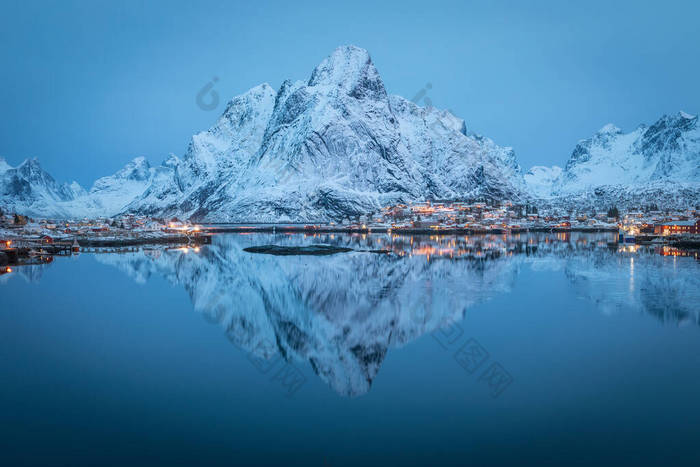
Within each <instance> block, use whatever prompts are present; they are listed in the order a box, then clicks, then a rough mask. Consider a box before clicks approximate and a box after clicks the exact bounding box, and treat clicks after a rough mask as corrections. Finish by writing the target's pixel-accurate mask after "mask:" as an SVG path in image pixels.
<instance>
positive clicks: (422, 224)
mask: <svg viewBox="0 0 700 467" xmlns="http://www.w3.org/2000/svg"><path fill="white" fill-rule="evenodd" d="M255 232H266V233H280V234H284V233H289V234H291V233H304V234H308V235H316V234H322V233H330V234H333V233H338V234H342V233H347V234H354V233H359V234H367V233H379V234H381V233H386V234H391V235H392V236H401V235H431V236H445V235H479V234H497V235H510V234H519V233H527V232H564V233H566V232H610V233H615V232H616V233H617V234H618V235H617V242H611V243H617V244H622V245H625V244H642V245H644V244H646V245H667V246H671V247H680V248H688V249H698V248H700V216H699V215H698V211H696V210H692V209H689V210H685V211H679V212H671V211H661V210H658V209H646V210H637V211H627V212H624V213H622V212H620V211H619V210H618V209H617V208H615V207H612V208H609V209H608V210H607V211H606V212H601V213H574V212H564V211H560V210H545V209H538V208H537V207H535V206H530V205H515V204H513V203H510V202H508V201H506V202H502V203H498V204H497V205H491V204H487V203H483V202H476V203H460V202H437V201H426V202H421V203H413V204H405V205H404V204H401V205H396V206H390V207H386V208H384V209H382V210H381V211H380V212H378V213H376V214H374V215H360V216H356V217H354V218H346V219H344V220H342V221H340V222H314V223H303V224H299V223H295V224H292V223H289V224H283V223H282V224H266V223H237V224H226V223H219V224H216V223H210V224H204V223H203V224H196V223H192V222H190V221H182V220H179V219H177V218H172V219H161V218H151V217H148V216H139V215H133V214H126V215H120V216H117V217H114V218H99V219H81V220H56V219H34V218H30V217H28V216H24V215H21V214H17V213H12V214H8V215H5V214H3V215H0V242H1V243H0V272H4V273H7V272H11V268H12V267H13V266H17V265H24V264H42V263H47V262H50V261H52V260H53V257H54V256H70V255H74V254H77V253H80V252H87V253H100V252H105V253H114V252H123V251H132V250H134V249H138V248H141V247H156V246H160V247H161V248H190V247H191V248H199V246H200V245H203V244H207V243H210V242H211V236H212V235H215V234H217V233H255Z"/></svg>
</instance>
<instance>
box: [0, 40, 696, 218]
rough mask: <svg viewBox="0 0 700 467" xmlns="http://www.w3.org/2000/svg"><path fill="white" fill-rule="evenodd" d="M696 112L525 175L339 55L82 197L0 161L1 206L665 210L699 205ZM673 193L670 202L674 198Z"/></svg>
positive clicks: (349, 212) (257, 94)
mask: <svg viewBox="0 0 700 467" xmlns="http://www.w3.org/2000/svg"><path fill="white" fill-rule="evenodd" d="M697 120H698V118H697V116H693V115H690V114H687V113H685V112H679V113H678V114H675V115H671V116H669V115H664V116H662V117H661V118H660V119H659V120H658V121H657V122H655V123H653V124H652V125H649V126H647V125H640V126H639V127H637V128H636V129H635V130H633V131H631V132H629V133H624V132H622V130H620V129H619V128H618V127H616V126H614V125H612V124H608V125H605V126H604V127H603V128H601V130H599V131H598V132H596V133H595V134H594V135H593V136H591V137H590V138H587V139H582V140H580V141H579V142H578V143H577V144H576V146H575V148H574V150H573V152H572V154H571V156H570V157H569V159H568V161H567V162H566V164H565V165H564V168H561V167H558V166H553V167H544V166H535V167H533V168H531V169H530V170H529V171H528V172H526V173H523V170H522V169H521V167H520V165H519V164H518V161H517V158H516V156H515V152H514V151H513V149H512V148H509V147H501V146H498V145H497V144H496V143H494V142H493V141H492V140H491V139H489V138H486V137H484V136H481V135H477V134H474V133H471V132H468V131H467V127H466V124H465V122H464V120H462V119H460V118H458V117H456V116H455V115H453V114H452V113H450V112H449V111H446V110H438V109H435V108H433V107H432V106H427V107H421V106H419V105H417V104H416V103H414V102H411V101H409V100H407V99H405V98H403V97H400V96H396V95H390V94H389V93H388V92H387V90H386V88H385V86H384V82H383V81H382V79H381V76H380V74H379V72H378V71H377V68H376V67H375V65H374V63H373V62H372V59H371V57H370V55H369V53H368V52H367V51H366V50H364V49H361V48H359V47H356V46H342V47H339V48H337V49H336V50H335V51H333V53H331V54H330V55H329V56H328V57H326V58H325V59H324V60H323V61H322V62H321V63H320V64H319V65H318V66H317V67H316V68H315V69H314V70H313V71H312V73H311V75H310V77H309V78H308V80H306V81H292V80H285V81H284V82H283V83H282V85H281V86H280V89H279V90H277V91H275V90H274V89H273V88H272V87H271V86H270V85H269V84H267V83H263V84H260V85H258V86H255V87H253V88H251V89H250V90H248V91H246V92H245V93H243V94H240V95H238V96H236V97H234V98H233V99H231V100H230V101H229V102H228V103H227V105H226V107H225V109H224V111H223V113H222V114H221V115H220V116H219V118H218V119H217V120H216V122H215V123H214V124H213V126H212V127H210V128H209V129H207V130H204V131H201V132H199V133H197V134H195V135H194V136H192V138H191V140H190V143H189V145H188V147H187V150H186V151H185V153H184V154H183V155H182V157H178V156H175V155H173V154H171V155H170V156H169V157H168V158H167V159H166V160H165V161H164V162H163V163H162V164H161V165H157V166H152V165H151V164H150V163H149V162H148V160H147V159H146V158H144V157H137V158H135V159H133V160H132V161H130V162H129V163H127V164H126V165H125V166H124V168H122V169H120V170H119V171H117V172H116V173H115V174H113V175H110V176H106V177H101V178H99V179H98V180H96V181H95V182H94V184H93V186H92V187H91V188H90V189H89V190H85V189H84V188H82V187H81V186H80V185H78V184H77V183H75V182H73V183H71V184H59V183H57V182H56V181H55V180H54V179H53V177H51V176H50V175H49V174H48V173H46V172H45V171H43V169H41V166H40V165H39V162H38V161H37V160H36V159H32V160H30V159H27V160H26V161H24V162H23V163H22V164H20V166H18V167H16V168H13V167H11V166H10V165H9V164H7V163H6V162H5V161H4V159H0V206H2V207H3V208H5V209H7V210H14V211H18V212H23V213H25V214H30V215H34V216H43V217H61V218H63V217H98V216H105V217H111V216H114V215H117V214H121V213H127V212H128V213H136V214H144V215H153V216H162V217H170V216H178V217H185V218H190V219H193V220H200V221H201V220H208V221H220V222H236V221H238V222H244V221H260V222H288V221H304V222H315V221H319V220H341V219H347V218H352V217H355V216H359V215H363V214H370V213H373V212H376V211H378V210H379V209H381V208H382V207H384V206H387V205H391V204H396V203H407V202H413V201H421V200H425V199H431V198H432V199H454V200H465V199H485V200H505V199H508V200H511V201H514V202H523V203H526V202H541V203H545V204H551V205H567V204H568V205H573V204H574V203H578V204H580V205H581V206H582V207H583V206H589V205H590V206H592V205H596V204H597V205H599V206H600V205H608V204H611V203H616V204H620V205H622V206H624V205H626V204H635V203H637V204H638V203H640V202H643V201H644V200H645V198H648V197H650V196H651V197H657V198H659V199H660V200H661V201H662V202H664V203H668V204H669V206H670V207H675V206H682V205H688V204H689V203H697V200H698V198H699V197H700V132H699V130H698V125H697ZM678 193H680V196H679V195H678Z"/></svg>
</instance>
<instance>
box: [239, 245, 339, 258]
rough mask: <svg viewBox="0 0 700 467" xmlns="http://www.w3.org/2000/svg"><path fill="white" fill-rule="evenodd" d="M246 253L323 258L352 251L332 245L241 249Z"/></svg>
mask: <svg viewBox="0 0 700 467" xmlns="http://www.w3.org/2000/svg"><path fill="white" fill-rule="evenodd" d="M243 251H247V252H248V253H263V254H267V255H276V256H294V255H311V256H325V255H333V254H336V253H347V252H348V251H353V249H352V248H345V247H338V246H332V245H306V246H281V245H260V246H249V247H248V248H243Z"/></svg>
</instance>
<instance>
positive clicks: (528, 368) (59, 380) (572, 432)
mask: <svg viewBox="0 0 700 467" xmlns="http://www.w3.org/2000/svg"><path fill="white" fill-rule="evenodd" d="M612 241H614V236H611V235H608V234H596V235H592V234H574V233H572V234H539V235H536V234H532V235H520V236H509V237H505V236H472V237H447V236H446V237H428V236H425V237H402V236H390V235H385V234H381V235H379V234H372V235H364V236H363V235H337V234H336V235H330V234H328V235H325V234H324V235H316V236H313V235H302V234H294V235H279V234H278V235H273V234H269V235H268V234H252V235H220V236H217V237H215V238H214V241H213V243H212V245H207V246H204V247H201V248H200V249H198V250H195V249H191V248H190V249H183V248H179V249H169V250H161V249H142V250H140V251H138V252H132V253H122V254H81V255H79V256H78V257H73V258H57V259H56V260H55V261H54V262H53V263H52V264H50V265H47V266H42V267H39V266H31V267H19V268H15V271H14V272H13V273H11V274H6V275H4V276H2V277H0V290H1V291H2V296H3V299H2V301H3V306H2V311H1V312H0V333H1V337H2V338H1V339H0V380H1V381H2V384H0V422H1V423H0V427H1V428H0V430H2V433H1V434H0V462H1V463H2V465H97V464H99V465H125V464H127V463H134V464H137V465H138V464H148V465H282V464H290V465H357V464H361V465H425V464H430V465H443V464H445V465H459V464H465V463H475V464H480V465H488V464H512V463H514V462H522V461H535V462H537V463H539V464H556V465H562V464H590V463H606V464H608V463H618V464H630V463H634V464H637V465H639V464H649V463H658V464H662V463H664V462H672V463H674V464H683V463H687V464H693V463H696V462H697V461H698V460H700V456H699V455H698V453H697V449H696V447H695V445H696V441H697V434H698V431H697V430H698V428H697V427H698V426H700V404H699V403H698V394H700V315H699V307H698V303H700V300H699V299H700V274H699V273H700V263H699V262H698V260H697V257H696V256H694V255H693V254H692V253H691V254H690V256H688V253H687V252H682V251H678V250H673V249H669V248H666V249H664V248H646V247H636V246H627V247H624V248H619V247H617V246H616V245H614V244H611V243H610V242H612ZM313 244H325V245H334V246H337V247H341V248H352V249H353V250H355V251H351V252H342V253H337V254H333V255H326V256H310V255H304V256H294V255H292V256H274V255H266V254H259V253H249V252H245V251H243V249H244V248H246V247H250V246H260V245H282V246H289V247H294V246H302V245H307V246H308V245H313ZM360 250H361V251H360ZM370 250H371V251H377V250H384V251H385V253H376V252H373V253H372V252H369V251H370Z"/></svg>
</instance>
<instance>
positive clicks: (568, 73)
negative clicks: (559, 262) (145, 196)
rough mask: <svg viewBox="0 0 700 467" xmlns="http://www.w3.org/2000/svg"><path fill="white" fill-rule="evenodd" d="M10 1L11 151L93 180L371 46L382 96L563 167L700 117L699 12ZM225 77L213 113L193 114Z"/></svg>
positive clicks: (7, 86) (4, 29)
mask: <svg viewBox="0 0 700 467" xmlns="http://www.w3.org/2000/svg"><path fill="white" fill-rule="evenodd" d="M566 3H569V2H558V1H552V2H544V1H542V2H538V1H530V2H503V1H488V2H486V1H484V2H439V1H432V2H407V1H402V2H381V3H379V2H363V1H353V2H349V3H345V4H340V3H336V2H240V3H237V4H236V3H234V2H211V3H207V2H197V3H196V4H194V2H177V1H169V2H162V3H158V2H143V1H131V2H129V1H124V2H113V3H112V4H109V3H106V2H105V3H102V2H87V1H84V2H68V1H61V2H57V1H56V2H52V1H42V2H29V1H27V2H11V3H10V2H7V1H6V0H3V6H2V10H3V18H2V24H1V27H0V60H1V63H2V70H3V72H2V74H0V84H1V85H0V115H1V117H0V122H1V125H0V156H3V157H5V158H6V159H7V160H8V161H9V162H10V163H11V164H18V163H20V162H21V161H22V160H23V159H25V158H27V157H38V158H39V160H40V161H41V163H42V165H43V166H44V168H46V169H47V170H48V171H49V172H50V173H52V174H53V175H54V176H55V177H56V178H57V179H58V180H59V181H67V180H72V179H76V180H78V181H79V182H80V183H82V184H84V185H88V186H89V185H90V184H91V183H92V181H93V180H94V179H95V178H96V177H99V176H102V175H107V174H111V173H112V172H114V171H116V170H117V169H119V168H120V167H122V166H123V165H124V164H125V163H126V162H127V161H129V160H130V159H132V158H133V157H136V156H141V155H143V156H147V157H148V158H149V160H151V162H152V163H160V162H161V161H162V160H163V159H164V158H165V157H166V156H167V155H168V154H169V153H174V154H177V155H182V154H183V153H184V152H185V150H186V148H187V143H188V141H189V138H190V137H191V135H192V134H194V133H196V132H198V131H200V130H202V129H206V128H207V127H209V126H210V125H211V124H212V123H213V122H214V121H215V120H216V118H217V116H218V114H219V113H220V112H221V111H222V110H223V107H224V104H225V101H226V100H228V99H229V98H231V97H233V96H234V95H237V94H240V93H242V92H244V91H246V90H247V89H249V88H251V87H253V86H255V85H257V84H260V83H262V82H267V83H270V84H271V85H272V86H273V87H275V88H278V87H279V85H280V84H281V83H282V81H283V80H284V79H286V78H291V79H307V78H308V77H309V75H310V73H311V71H312V70H313V68H314V67H315V66H316V65H317V64H318V63H319V62H320V61H321V60H322V59H323V58H324V57H325V56H326V55H328V54H329V53H330V52H331V51H332V50H333V49H334V48H335V47H337V46H338V45H342V44H355V45H358V46H360V47H364V48H366V49H368V50H369V51H370V53H371V55H372V58H373V60H374V62H375V64H376V66H377V68H378V69H379V72H380V74H381V75H382V78H383V79H384V82H385V85H386V87H387V89H388V91H389V92H390V93H392V94H400V95H403V96H404V97H407V98H409V99H410V98H412V97H413V96H414V95H415V94H416V93H417V92H418V91H420V90H421V89H422V88H423V87H424V86H425V84H426V83H431V85H432V88H431V89H430V90H429V92H428V97H429V98H430V100H431V101H432V103H433V105H435V106H436V107H439V108H449V109H451V110H452V111H453V112H454V113H455V114H457V115H458V116H460V117H462V118H464V119H465V120H466V122H467V127H468V128H469V129H470V130H473V131H477V132H479V133H482V134H484V135H486V136H489V137H490V138H492V139H494V140H495V141H496V142H497V143H498V144H501V145H508V146H512V147H514V148H515V151H516V154H517V156H518V159H519V161H520V163H521V165H522V166H523V167H525V168H528V167H530V166H532V165H536V164H544V165H551V164H560V165H561V164H564V162H565V161H566V159H567V158H568V156H569V154H570V153H571V150H572V149H573V147H574V145H575V143H576V141H577V140H579V139H581V138H585V137H588V136H590V135H591V134H592V133H593V132H595V131H596V130H597V129H599V128H600V127H602V126H603V125H604V124H606V123H608V122H614V123H615V124H617V125H618V126H620V127H621V128H623V129H625V130H630V129H632V128H634V127H636V126H637V125H638V124H639V123H642V122H646V123H651V122H653V121H654V120H656V119H657V118H658V117H659V116H660V115H661V114H663V113H674V112H677V111H679V110H684V111H686V112H689V113H693V114H695V113H698V111H700V84H699V83H700V80H699V79H698V78H699V74H700V73H699V72H700V60H698V54H699V52H698V50H700V28H698V25H697V19H698V18H699V17H700V2H691V1H686V2H674V1H670V2H663V3H660V2H658V1H654V2H651V1H649V2H645V1H635V2H615V1H601V2H597V1H585V2H577V4H566ZM213 77H217V78H218V81H217V82H216V84H215V87H214V89H215V90H216V91H217V92H218V93H219V95H220V96H221V103H220V104H219V106H218V107H217V108H216V109H215V110H211V111H204V110H202V109H200V108H199V107H198V106H197V105H196V95H197V93H198V92H199V90H200V89H201V88H202V87H203V86H204V85H205V84H207V83H208V82H209V81H210V80H212V78H213Z"/></svg>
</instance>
